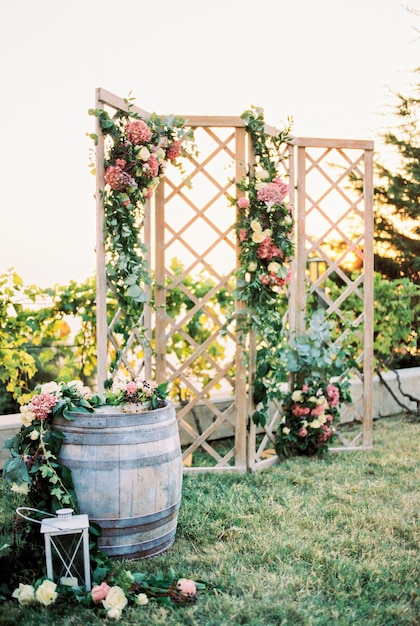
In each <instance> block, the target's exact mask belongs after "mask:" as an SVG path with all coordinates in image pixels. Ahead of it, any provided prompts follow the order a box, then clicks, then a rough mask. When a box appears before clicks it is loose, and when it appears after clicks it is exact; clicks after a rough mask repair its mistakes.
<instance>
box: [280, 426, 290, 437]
mask: <svg viewBox="0 0 420 626" xmlns="http://www.w3.org/2000/svg"><path fill="white" fill-rule="evenodd" d="M282 432H284V434H285V435H288V434H289V433H290V428H288V427H287V426H285V427H284V428H282Z"/></svg>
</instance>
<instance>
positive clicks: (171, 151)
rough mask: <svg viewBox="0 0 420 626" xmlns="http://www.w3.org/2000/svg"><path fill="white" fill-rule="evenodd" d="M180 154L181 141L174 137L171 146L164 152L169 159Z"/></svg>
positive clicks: (171, 159)
mask: <svg viewBox="0 0 420 626" xmlns="http://www.w3.org/2000/svg"><path fill="white" fill-rule="evenodd" d="M180 154H181V142H180V141H179V139H176V140H175V141H174V142H173V144H172V145H171V146H169V148H168V151H167V153H166V158H167V159H168V160H169V161H173V160H174V159H176V158H178V157H179V155H180Z"/></svg>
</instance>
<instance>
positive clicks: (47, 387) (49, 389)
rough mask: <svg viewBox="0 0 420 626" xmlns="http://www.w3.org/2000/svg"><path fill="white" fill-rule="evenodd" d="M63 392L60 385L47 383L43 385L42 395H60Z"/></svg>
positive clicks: (53, 382) (52, 382)
mask: <svg viewBox="0 0 420 626" xmlns="http://www.w3.org/2000/svg"><path fill="white" fill-rule="evenodd" d="M60 391H61V387H60V385H58V384H57V383H56V382H55V381H53V380H52V381H51V382H49V383H45V384H44V385H41V393H55V395H58V394H59V393H60Z"/></svg>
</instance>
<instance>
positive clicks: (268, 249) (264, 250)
mask: <svg viewBox="0 0 420 626" xmlns="http://www.w3.org/2000/svg"><path fill="white" fill-rule="evenodd" d="M257 255H258V257H259V258H260V259H267V260H268V261H271V260H272V259H273V258H274V257H276V258H278V259H282V258H283V257H284V254H283V250H281V249H280V248H279V247H278V246H276V244H275V243H273V241H272V240H271V239H270V237H266V238H265V239H264V241H262V242H261V243H260V244H259V245H258V248H257Z"/></svg>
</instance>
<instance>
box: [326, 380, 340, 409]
mask: <svg viewBox="0 0 420 626" xmlns="http://www.w3.org/2000/svg"><path fill="white" fill-rule="evenodd" d="M325 395H326V396H327V401H328V404H329V405H330V406H338V403H339V402H340V391H339V389H338V387H336V386H335V385H332V384H330V385H327V387H326V389H325Z"/></svg>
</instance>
